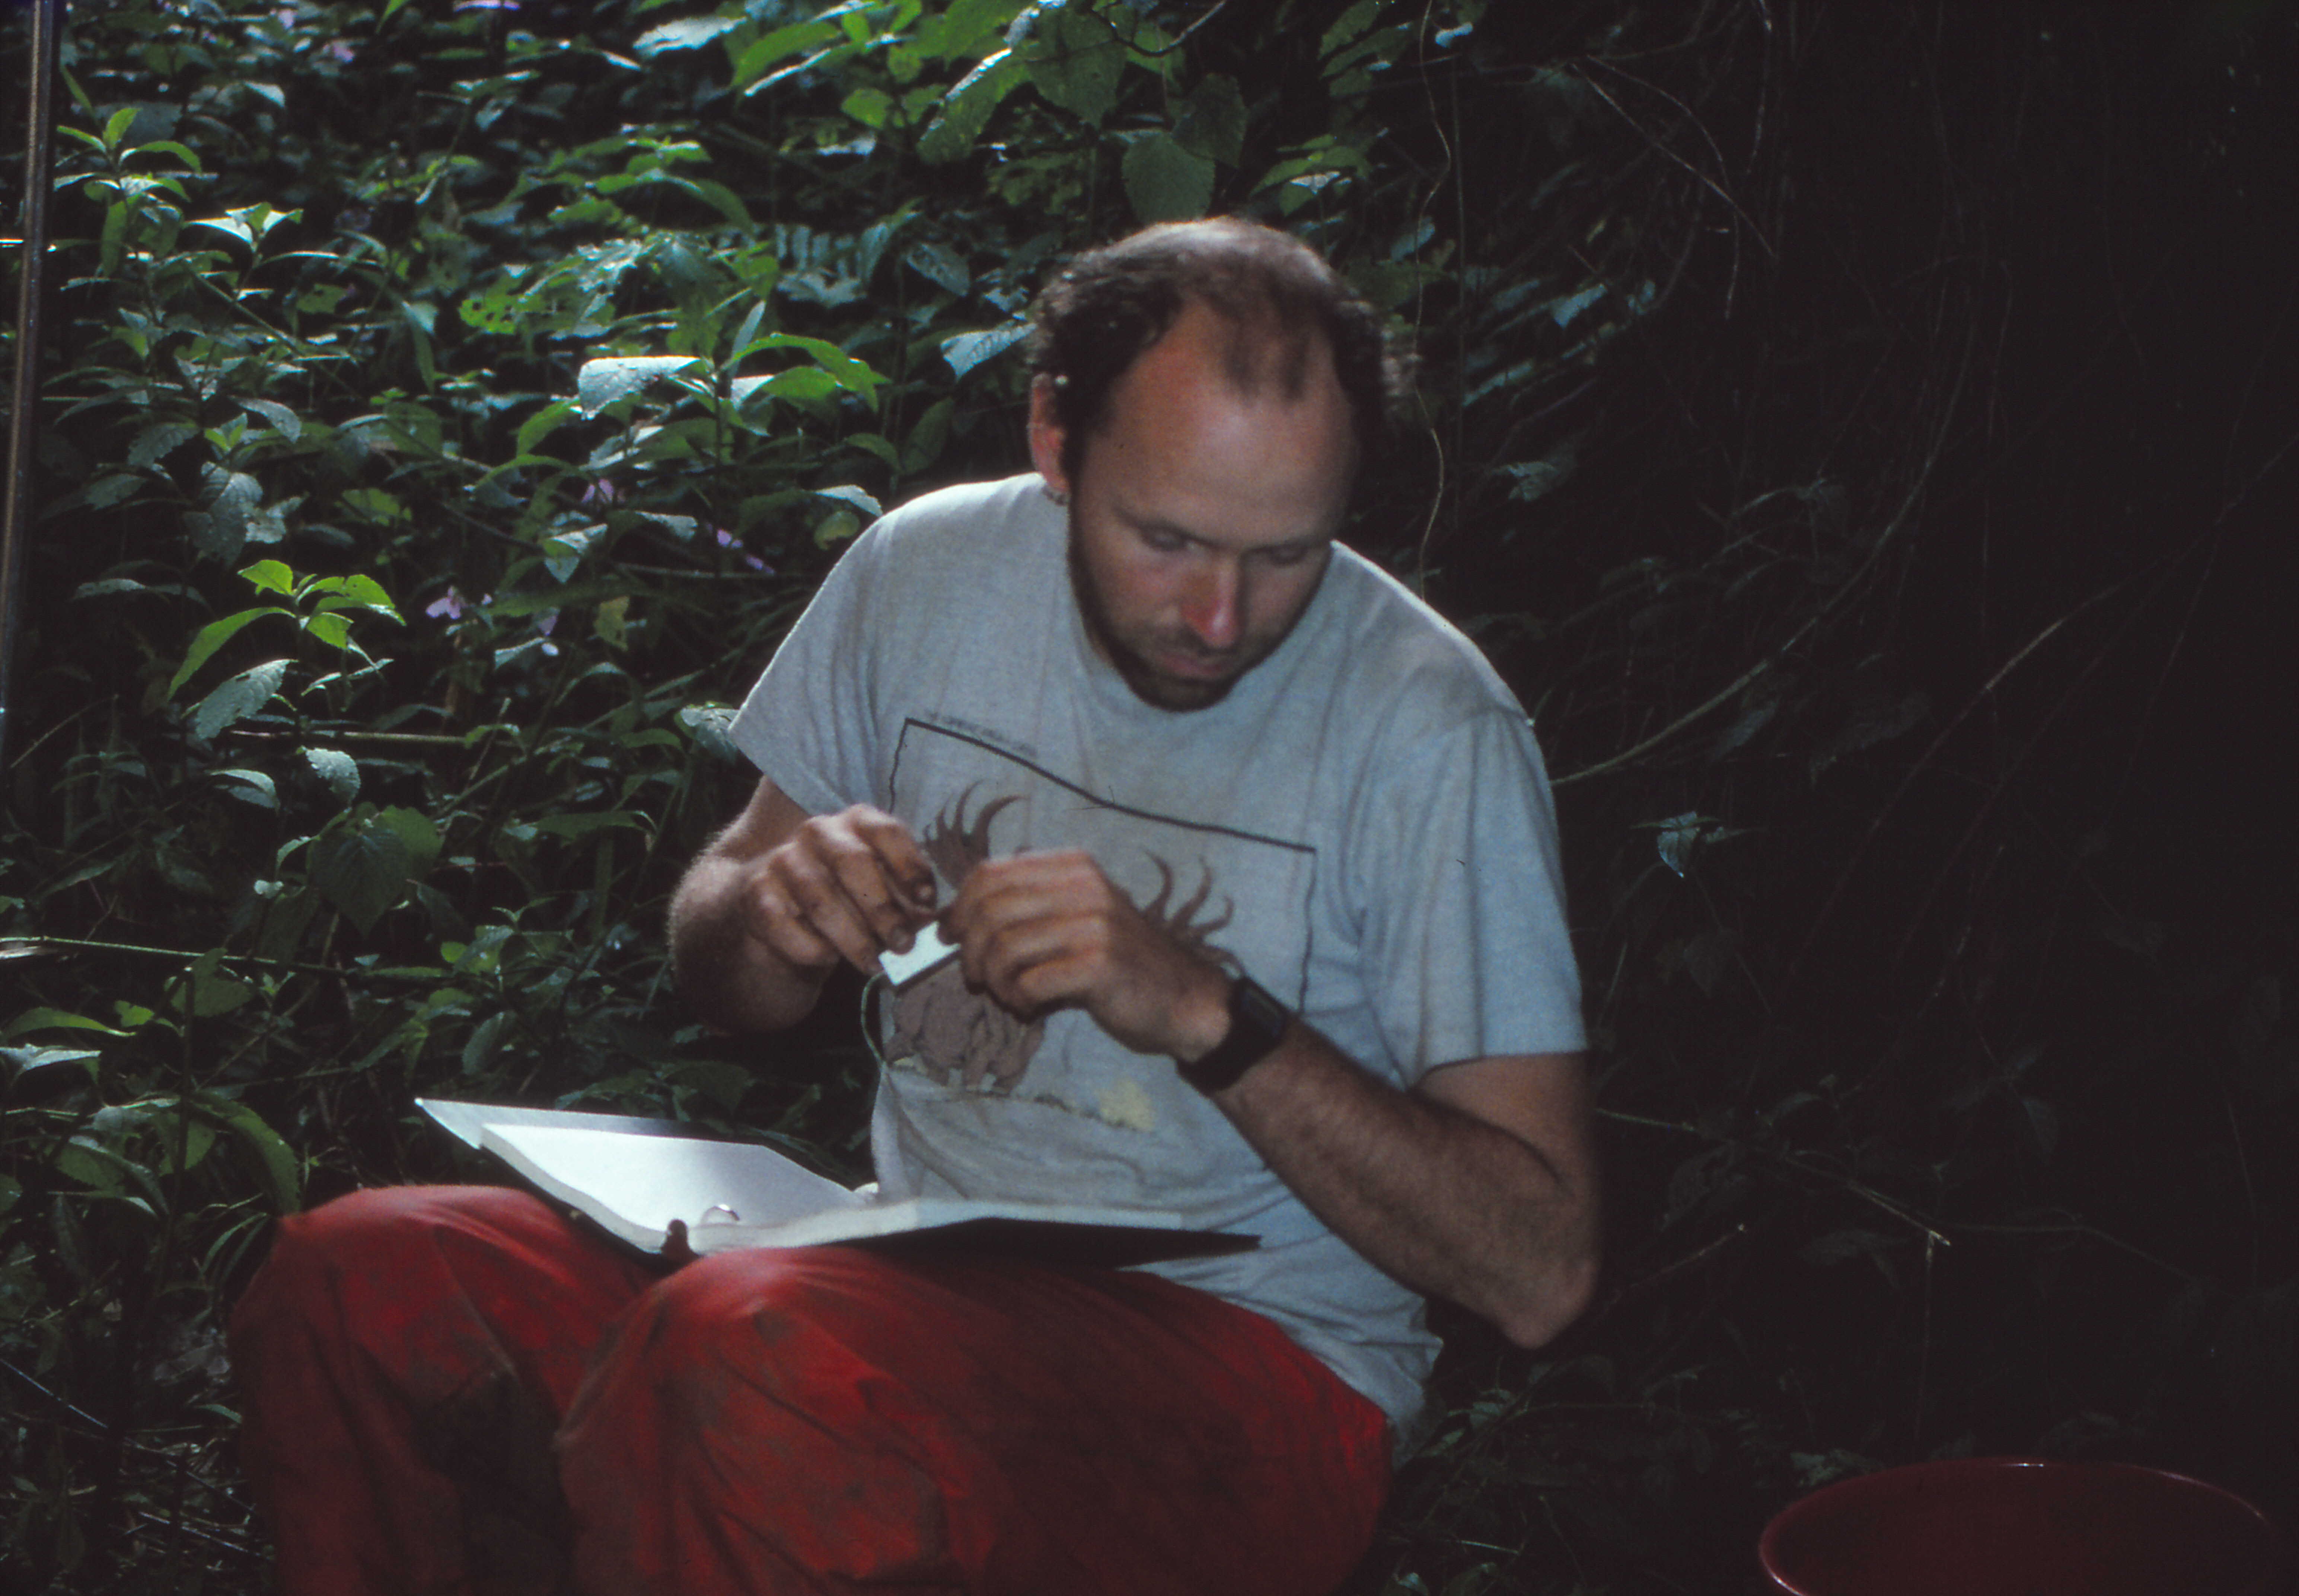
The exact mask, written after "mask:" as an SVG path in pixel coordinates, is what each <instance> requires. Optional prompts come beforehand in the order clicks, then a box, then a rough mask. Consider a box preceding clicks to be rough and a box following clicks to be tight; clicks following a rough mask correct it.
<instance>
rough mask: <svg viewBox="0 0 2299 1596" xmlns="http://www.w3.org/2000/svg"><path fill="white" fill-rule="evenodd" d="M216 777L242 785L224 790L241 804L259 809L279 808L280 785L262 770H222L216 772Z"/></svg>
mask: <svg viewBox="0 0 2299 1596" xmlns="http://www.w3.org/2000/svg"><path fill="white" fill-rule="evenodd" d="M216 775H217V776H218V777H219V778H220V779H221V780H223V781H233V782H237V783H240V784H239V785H237V786H232V787H227V788H225V789H224V791H225V792H227V793H228V794H229V795H230V796H232V797H233V798H237V799H239V800H240V802H242V803H244V804H253V805H254V806H256V807H257V808H259V809H277V808H278V807H279V788H278V783H276V782H274V781H272V779H271V778H270V776H268V775H266V774H265V773H263V772H261V771H260V770H220V771H218V772H216Z"/></svg>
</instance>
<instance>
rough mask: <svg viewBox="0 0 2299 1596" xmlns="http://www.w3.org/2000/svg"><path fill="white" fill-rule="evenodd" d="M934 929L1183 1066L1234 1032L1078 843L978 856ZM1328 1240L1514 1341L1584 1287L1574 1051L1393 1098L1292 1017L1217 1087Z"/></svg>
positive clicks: (1592, 1241)
mask: <svg viewBox="0 0 2299 1596" xmlns="http://www.w3.org/2000/svg"><path fill="white" fill-rule="evenodd" d="M945 919H946V922H947V924H948V925H949V928H950V931H951V932H952V934H953V935H954V936H955V937H956V938H957V939H959V944H960V948H961V957H962V958H963V959H964V961H965V966H966V972H967V980H969V981H970V982H972V983H973V984H975V986H977V987H980V988H984V989H986V990H988V991H989V992H990V993H991V994H992V996H995V997H996V998H997V999H998V1000H999V1001H1000V1003H1003V1004H1004V1005H1007V1006H1008V1008H1011V1009H1014V1010H1016V1011H1017V1013H1035V1012H1038V1011H1040V1010H1042V1009H1043V1008H1046V1007H1049V1006H1052V1005H1064V1004H1067V1005H1075V1006H1077V1007H1080V1008H1083V1009H1084V1010H1085V1011H1086V1012H1087V1013H1089V1014H1091V1016H1092V1017H1093V1018H1094V1020H1095V1021H1096V1022H1097V1023H1099V1024H1100V1026H1101V1027H1102V1029H1103V1030H1107V1031H1108V1032H1109V1033H1110V1035H1111V1036H1113V1037H1115V1038H1116V1039H1117V1040H1118V1041H1120V1042H1122V1043H1124V1044H1125V1046H1129V1047H1132V1048H1133V1049H1135V1050H1136V1051H1137V1052H1142V1053H1163V1054H1170V1055H1171V1056H1173V1057H1175V1058H1178V1059H1183V1060H1195V1059H1197V1058H1199V1057H1202V1056H1203V1055H1204V1054H1206V1053H1208V1052H1209V1051H1210V1050H1211V1049H1212V1048H1213V1047H1214V1046H1216V1044H1217V1043H1219V1042H1220V1041H1221V1039H1222V1038H1223V1037H1224V1035H1226V1034H1227V1031H1228V1028H1229V987H1230V982H1229V978H1228V977H1227V976H1226V975H1224V973H1223V972H1221V970H1220V969H1219V968H1217V967H1216V966H1215V965H1213V964H1212V963H1208V961H1207V960H1206V958H1205V957H1204V956H1203V955H1202V954H1200V953H1199V951H1198V950H1196V949H1194V948H1191V947H1184V946H1183V945H1182V944H1180V943H1179V942H1177V941H1175V940H1174V939H1173V938H1172V936H1171V935H1170V934H1169V933H1168V932H1167V931H1166V930H1165V928H1163V927H1162V926H1159V925H1157V924H1155V923H1153V922H1150V920H1149V919H1148V918H1147V917H1145V916H1144V915H1143V914H1141V911H1140V910H1139V909H1138V908H1136V907H1135V906H1134V905H1133V903H1132V902H1131V900H1129V899H1128V898H1127V897H1125V894H1123V893H1122V892H1119V891H1118V890H1116V888H1115V887H1113V886H1112V885H1111V884H1110V883H1109V882H1108V880H1107V878H1106V877H1104V876H1103V875H1102V874H1101V872H1100V870H1099V868H1098V867H1096V866H1095V865H1094V864H1093V861H1092V860H1091V858H1090V857H1088V856H1085V855H1083V854H1081V853H1074V852H1073V853H1058V854H1034V855H1025V856H1017V857H1016V858H1012V859H1006V860H1000V861H996V862H994V863H992V864H985V865H983V866H981V867H979V868H977V869H976V870H975V872H974V873H973V874H972V875H971V876H969V877H968V878H967V881H966V882H965V883H964V884H963V885H962V886H961V887H960V889H959V895H958V897H957V899H956V900H955V901H954V902H953V903H952V905H951V906H950V911H949V914H947V915H946V917H945ZM1214 1102H1215V1104H1216V1105H1217V1106H1218V1107H1219V1108H1220V1109H1221V1110H1222V1112H1224V1113H1225V1114H1227V1115H1228V1116H1229V1118H1230V1120H1231V1121H1232V1123H1234V1124H1235V1125H1236V1126H1237V1128H1238V1129H1239V1131H1240V1132H1241V1134H1242V1135H1243V1136H1244V1137H1245V1138H1246V1139H1247V1140H1248V1141H1249V1142H1250V1143H1251V1144H1252V1145H1253V1146H1254V1148H1255V1150H1256V1151H1257V1152H1258V1153H1259V1154H1261V1155H1262V1157H1263V1158H1264V1159H1265V1160H1266V1161H1267V1162H1268V1164H1269V1166H1270V1168H1271V1169H1272V1170H1274V1171H1275V1172H1276V1174H1277V1175H1278V1177H1279V1178H1282V1180H1284V1182H1285V1183H1286V1184H1287V1185H1288V1186H1289V1187H1291V1188H1292V1189H1293V1190H1294V1192H1295V1193H1296V1194H1297V1195H1299V1196H1300V1198H1301V1200H1302V1201H1303V1202H1304V1203H1307V1205H1308V1207H1309V1209H1310V1211H1312V1212H1314V1213H1315V1214H1316V1215H1317V1217H1318V1218H1319V1219H1321V1220H1324V1222H1325V1223H1326V1224H1327V1225H1329V1226H1330V1227H1332V1230H1333V1231H1334V1233H1335V1234H1336V1235H1338V1236H1340V1237H1342V1239H1344V1240H1345V1241H1347V1242H1349V1245H1352V1246H1354V1247H1356V1248H1357V1250H1358V1251H1359V1252H1361V1253H1364V1254H1365V1256H1366V1257H1367V1258H1369V1259H1371V1260H1372V1261H1374V1262H1375V1263H1377V1264H1379V1265H1380V1266H1381V1267H1382V1268H1383V1269H1387V1270H1388V1271H1389V1272H1390V1274H1392V1275H1394V1276H1396V1277H1397V1278H1398V1279H1400V1280H1402V1281H1404V1282H1405V1283H1406V1284H1407V1285H1409V1286H1415V1287H1417V1288H1419V1289H1420V1290H1423V1291H1427V1292H1432V1293H1435V1294H1439V1295H1441V1296H1445V1297H1448V1298H1450V1299H1452V1300H1453V1301H1455V1302H1460V1303H1461V1304H1462V1305H1463V1306H1465V1307H1467V1308H1470V1309H1472V1310H1473V1311H1476V1312H1478V1313H1481V1314H1482V1315H1484V1316H1485V1317H1486V1318H1488V1319H1491V1320H1492V1321H1493V1322H1494V1323H1495V1324H1496V1325H1498V1327H1500V1328H1501V1330H1502V1331H1503V1333H1505V1334H1506V1335H1507V1336H1509V1337H1510V1338H1511V1339H1512V1340H1515V1341H1516V1342H1518V1343H1520V1344H1523V1345H1526V1346H1538V1345H1540V1344H1541V1343H1543V1342H1545V1341H1547V1340H1548V1339H1549V1338H1550V1337H1552V1336H1555V1335H1556V1333H1557V1332H1558V1331H1559V1330H1561V1329H1563V1328H1564V1326H1565V1325H1566V1324H1568V1323H1570V1322H1571V1321H1572V1320H1573V1319H1574V1318H1575V1317H1576V1316H1577V1315H1578V1314H1579V1313H1580V1312H1581V1310H1582V1309H1583V1308H1584V1307H1585V1306H1587V1304H1588V1302H1589V1296H1590V1294H1592V1293H1593V1291H1594V1290H1595V1287H1596V1280H1597V1266H1598V1197H1597V1170H1596V1154H1595V1150H1594V1145H1593V1138H1592V1137H1591V1134H1590V1130H1589V1104H1588V1087H1587V1085H1586V1081H1585V1079H1584V1072H1583V1069H1582V1065H1581V1059H1580V1056H1579V1055H1578V1054H1531V1055H1522V1056H1510V1057H1499V1058H1487V1059H1477V1060H1472V1061H1467V1062H1464V1063H1455V1064H1450V1065H1448V1066H1446V1067H1445V1068H1442V1069H1440V1070H1437V1071H1432V1073H1431V1075H1430V1076H1429V1077H1428V1079H1426V1080H1425V1081H1424V1082H1423V1084H1422V1085H1421V1087H1419V1088H1418V1089H1417V1090H1415V1091H1414V1092H1411V1093H1405V1092H1399V1091H1398V1090H1396V1089H1395V1088H1394V1087H1390V1086H1388V1085H1387V1084H1385V1083H1383V1082H1382V1081H1380V1080H1377V1079H1374V1077H1373V1076H1372V1075H1370V1074H1368V1073H1366V1072H1365V1071H1364V1070H1362V1069H1360V1068H1359V1067H1358V1066H1357V1064H1355V1063H1352V1062H1350V1061H1349V1059H1348V1058H1347V1057H1345V1056H1344V1055H1343V1054H1341V1053H1340V1051H1339V1050H1338V1049H1336V1048H1335V1047H1334V1046H1332V1043H1330V1042H1329V1041H1327V1040H1326V1039H1325V1038H1324V1037H1323V1036H1321V1035H1320V1034H1319V1033H1318V1032H1316V1031H1315V1030H1313V1029H1311V1028H1310V1027H1309V1026H1307V1025H1306V1024H1303V1023H1302V1022H1300V1021H1298V1020H1297V1021H1294V1022H1293V1023H1292V1024H1291V1026H1289V1027H1288V1029H1287V1031H1286V1034H1285V1038H1284V1039H1283V1040H1282V1042H1281V1043H1280V1044H1279V1046H1278V1047H1277V1049H1276V1050H1275V1051H1274V1052H1273V1053H1272V1054H1269V1055H1268V1056H1267V1057H1266V1058H1264V1059H1263V1060H1262V1061H1261V1062H1260V1063H1257V1064H1255V1065H1254V1066H1253V1067H1252V1068H1251V1069H1250V1070H1249V1071H1246V1073H1245V1074H1244V1075H1243V1076H1242V1077H1241V1079H1238V1080H1237V1081H1236V1082H1235V1083H1234V1084H1232V1086H1230V1087H1227V1088H1225V1089H1224V1090H1222V1091H1219V1092H1217V1093H1216V1094H1215V1096H1214Z"/></svg>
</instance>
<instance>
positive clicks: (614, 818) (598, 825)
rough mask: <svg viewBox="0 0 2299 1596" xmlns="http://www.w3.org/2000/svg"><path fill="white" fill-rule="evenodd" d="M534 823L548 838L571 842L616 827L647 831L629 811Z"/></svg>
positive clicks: (559, 817)
mask: <svg viewBox="0 0 2299 1596" xmlns="http://www.w3.org/2000/svg"><path fill="white" fill-rule="evenodd" d="M534 827H535V830H536V831H540V832H542V833H543V834H544V836H546V837H559V838H563V839H569V840H573V839H577V838H581V837H589V836H593V835H594V834H596V833H597V832H600V831H609V830H611V829H613V828H616V827H628V828H629V829H631V830H633V831H644V830H645V829H646V827H645V826H644V824H643V823H641V821H640V820H639V817H638V816H637V815H633V814H632V813H631V812H630V811H629V810H627V809H607V810H602V811H598V812H595V813H591V814H585V815H544V816H543V818H541V819H540V820H537V821H535V822H534Z"/></svg>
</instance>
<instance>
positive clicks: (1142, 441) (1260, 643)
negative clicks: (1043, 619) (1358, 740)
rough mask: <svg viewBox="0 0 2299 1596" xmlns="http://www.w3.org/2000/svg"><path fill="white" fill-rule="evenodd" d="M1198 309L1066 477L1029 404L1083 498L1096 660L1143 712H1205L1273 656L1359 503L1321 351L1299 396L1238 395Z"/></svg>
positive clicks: (1082, 602) (1082, 564) (1059, 487)
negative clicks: (1348, 510) (1346, 514)
mask: <svg viewBox="0 0 2299 1596" xmlns="http://www.w3.org/2000/svg"><path fill="white" fill-rule="evenodd" d="M1221 340H1222V330H1221V329H1220V327H1218V325H1217V324H1216V322H1215V320H1214V318H1213V317H1212V315H1211V313H1210V312H1208V311H1206V310H1203V309H1202V308H1200V307H1196V306H1192V307H1191V308H1190V309H1189V310H1185V311H1184V312H1183V315H1182V317H1181V318H1180V319H1179V320H1178V321H1176V322H1175V323H1174V327H1173V329H1172V330H1171V331H1170V332H1168V333H1167V334H1166V335H1165V336H1164V337H1163V338H1161V339H1159V340H1158V342H1157V343H1155V344H1153V345H1151V346H1150V349H1149V350H1148V351H1146V352H1145V353H1143V354H1142V356H1141V359H1140V360H1136V361H1135V362H1134V363H1133V367H1132V368H1129V369H1128V370H1127V371H1126V373H1125V376H1122V377H1120V378H1119V379H1118V380H1117V383H1116V386H1115V387H1114V388H1112V390H1111V391H1110V404H1109V424H1108V426H1107V427H1106V428H1104V429H1103V430H1102V431H1100V432H1098V433H1096V434H1093V435H1092V436H1091V438H1089V439H1088V440H1087V442H1086V446H1085V450H1084V452H1083V460H1082V463H1081V465H1080V467H1079V471H1078V475H1077V477H1076V479H1075V480H1071V479H1069V478H1068V477H1067V475H1066V474H1065V473H1064V472H1063V471H1062V468H1061V444H1062V431H1061V428H1060V427H1059V426H1058V425H1056V424H1055V423H1054V422H1053V419H1052V409H1051V395H1050V393H1048V392H1046V391H1045V389H1044V387H1043V385H1041V387H1040V389H1039V390H1038V391H1037V392H1034V393H1033V395H1032V405H1031V428H1030V433H1031V442H1032V448H1033V454H1034V456H1035V459H1036V461H1037V465H1038V468H1039V470H1040V472H1041V473H1042V475H1044V476H1045V478H1046V481H1047V483H1048V484H1050V486H1051V487H1053V488H1054V489H1055V491H1056V492H1066V493H1067V494H1068V495H1069V496H1070V576H1071V583H1072V586H1073V587H1074V589H1075V591H1076V594H1077V601H1078V609H1079V612H1080V614H1081V615H1082V616H1083V618H1084V621H1085V626H1086V633H1087V635H1088V637H1089V638H1091V641H1092V642H1093V646H1094V650H1095V652H1097V653H1098V654H1100V656H1101V657H1102V658H1103V659H1105V660H1107V661H1108V663H1109V664H1110V665H1111V666H1113V667H1114V668H1115V669H1116V671H1117V673H1118V674H1119V675H1120V676H1122V677H1123V678H1124V679H1125V683H1126V685H1127V686H1129V687H1131V688H1132V689H1133V691H1134V693H1135V694H1136V695H1137V696H1138V697H1140V698H1141V699H1142V700H1143V701H1144V702H1147V703H1150V704H1154V705H1156V706H1157V707H1158V708H1160V709H1173V710H1189V709H1203V708H1205V707H1208V705H1212V704H1216V703H1218V702H1220V701H1221V699H1222V698H1223V697H1224V695H1226V694H1227V693H1228V691H1229V690H1230V689H1231V688H1232V687H1233V686H1235V685H1236V684H1237V682H1238V680H1239V678H1241V677H1242V676H1243V675H1244V674H1245V673H1246V672H1248V671H1249V670H1251V669H1252V668H1253V667H1254V666H1257V665H1258V664H1260V663H1261V662H1262V661H1263V660H1264V659H1266V658H1267V657H1269V655H1270V653H1271V651H1272V650H1274V649H1275V648H1276V647H1277V645H1278V644H1280V643H1282V642H1283V641H1285V638H1286V634H1287V633H1290V632H1291V631H1292V629H1293V624H1294V623H1295V622H1296V621H1298V620H1299V619H1300V618H1301V612H1302V611H1303V610H1304V609H1305V608H1307V607H1308V603H1309V600H1310V599H1311V598H1312V597H1313V596H1314V595H1315V592H1316V591H1317V583H1318V581H1319V579H1320V578H1321V577H1323V576H1324V571H1325V562H1326V559H1327V557H1328V556H1329V554H1330V553H1331V551H1332V537H1333V533H1334V532H1335V530H1336V529H1337V528H1338V527H1339V525H1340V519H1341V512H1342V509H1343V508H1344V505H1345V503H1346V500H1347V498H1348V493H1349V474H1350V467H1351V459H1350V451H1351V448H1352V439H1351V434H1350V418H1349V401H1347V399H1345V398H1344V397H1343V395H1342V393H1341V391H1340V385H1339V384H1338V383H1336V382H1335V381H1334V378H1333V375H1332V363H1331V361H1330V360H1328V359H1327V358H1326V357H1325V356H1324V354H1323V352H1322V351H1321V352H1320V353H1319V355H1318V357H1317V359H1316V360H1315V362H1314V364H1313V369H1312V375H1311V378H1310V381H1309V383H1308V385H1307V388H1306V389H1305V391H1304V393H1302V395H1301V397H1300V399H1299V401H1295V402H1292V403H1288V402H1286V401H1284V400H1283V399H1282V396H1281V395H1279V394H1278V393H1276V392H1275V391H1274V388H1273V389H1272V390H1270V391H1267V392H1265V393H1261V394H1258V395H1255V396H1251V397H1249V396H1245V395H1241V394H1240V393H1237V392H1236V391H1235V390H1234V389H1233V388H1232V386H1231V385H1229V383H1228V382H1227V381H1226V380H1225V379H1224V376H1223V375H1222V370H1221V358H1222V357H1221Z"/></svg>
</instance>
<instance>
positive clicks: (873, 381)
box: [735, 333, 886, 395]
mask: <svg viewBox="0 0 2299 1596" xmlns="http://www.w3.org/2000/svg"><path fill="white" fill-rule="evenodd" d="M762 349H797V350H803V351H806V352H807V353H808V354H809V355H812V356H813V357H814V360H815V364H816V365H818V366H819V367H821V368H822V369H823V371H824V373H825V374H826V375H827V376H829V377H830V378H831V379H832V380H833V381H834V382H835V383H836V384H837V385H839V386H840V387H842V388H844V389H847V390H849V391H850V392H851V393H862V394H866V395H867V394H869V393H875V392H876V390H877V386H878V385H879V384H880V383H883V382H884V381H885V380H886V379H885V377H884V376H882V375H881V374H880V373H879V372H878V371H877V370H876V369H875V368H873V367H872V366H871V365H870V363H869V362H868V361H867V360H856V359H855V358H854V357H853V356H852V355H850V354H848V353H847V352H846V351H844V350H842V349H841V348H839V347H838V345H836V344H835V343H831V342H830V341H829V340H828V339H826V338H809V337H807V336H805V335H803V334H800V333H768V334H766V335H764V336H762V337H758V338H753V339H751V342H750V343H745V344H744V345H743V347H742V348H741V349H740V350H738V351H735V360H743V359H744V358H745V357H746V356H750V355H753V354H756V353H757V352H758V351H760V350H762Z"/></svg>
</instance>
